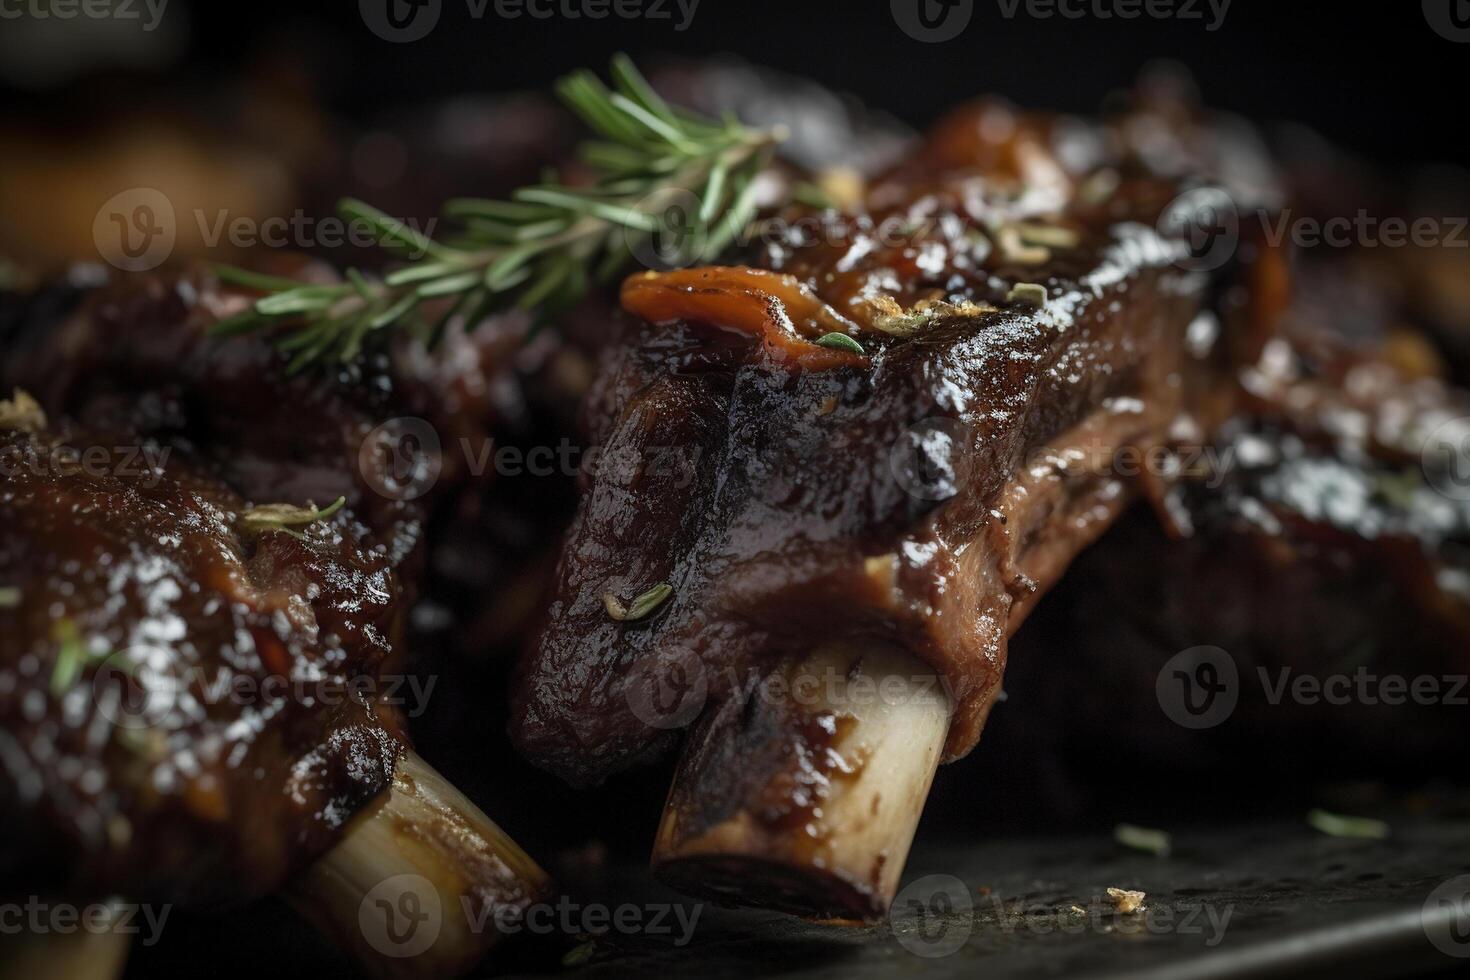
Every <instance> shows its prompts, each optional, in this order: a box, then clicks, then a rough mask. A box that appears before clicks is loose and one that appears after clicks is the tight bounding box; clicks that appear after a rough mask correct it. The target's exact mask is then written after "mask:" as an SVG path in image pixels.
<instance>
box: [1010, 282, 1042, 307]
mask: <svg viewBox="0 0 1470 980" xmlns="http://www.w3.org/2000/svg"><path fill="white" fill-rule="evenodd" d="M1006 302H1007V303H1025V304H1026V305H1028V306H1035V307H1038V308H1039V307H1042V306H1045V305H1046V287H1045V286H1043V285H1041V284H1040V283H1035V282H1018V283H1016V284H1015V285H1014V286H1012V287H1011V291H1010V292H1009V293H1007V294H1006Z"/></svg>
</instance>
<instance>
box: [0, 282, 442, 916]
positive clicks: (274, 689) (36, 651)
mask: <svg viewBox="0 0 1470 980" xmlns="http://www.w3.org/2000/svg"><path fill="white" fill-rule="evenodd" d="M244 301H245V299H244V298H243V297H240V296H231V295H229V294H227V293H222V292H220V291H219V290H218V289H217V288H216V287H214V286H213V285H212V284H211V282H210V280H209V279H208V277H197V276H196V277H187V278H184V279H180V280H171V279H164V278H156V279H148V280H145V281H143V282H142V283H141V284H132V285H129V286H126V287H124V288H121V289H106V290H99V291H97V292H94V293H92V294H91V295H90V296H88V297H87V298H86V299H85V301H84V302H83V303H82V304H81V305H80V306H79V307H78V308H77V309H76V310H75V311H74V312H73V313H72V314H71V315H70V316H69V317H67V318H65V319H64V320H63V322H61V323H57V322H56V321H55V318H54V316H53V315H52V313H53V312H54V311H49V310H48V311H45V314H46V315H44V316H42V317H40V318H39V319H38V320H37V321H35V323H34V328H35V329H32V328H31V327H32V324H31V323H30V322H29V321H27V320H25V319H24V318H23V319H22V320H21V321H19V322H18V323H16V324H12V329H14V330H15V333H14V334H13V335H12V336H11V337H9V338H8V343H9V344H10V345H11V346H10V348H9V350H10V351H11V355H10V358H9V360H8V361H7V364H6V373H7V375H8V378H7V380H8V381H9V382H10V383H11V384H24V385H25V386H27V388H29V389H30V390H31V391H34V392H35V393H36V395H37V396H38V397H39V398H40V399H41V400H42V401H43V403H44V406H45V410H46V411H45V414H46V415H49V420H48V419H45V418H40V417H36V418H30V419H24V420H16V419H12V420H11V422H10V424H9V425H8V426H5V427H4V429H5V431H3V432H0V453H3V460H4V462H5V464H6V470H5V474H4V477H5V478H4V481H3V483H0V585H4V586H6V587H8V588H12V589H15V590H16V592H17V593H18V595H17V597H16V599H15V602H14V603H13V605H12V606H11V607H10V608H5V609H0V774H3V778H4V792H3V793H0V812H3V815H4V817H5V819H6V823H7V826H8V827H9V828H10V833H9V834H8V835H7V837H6V841H7V843H6V845H5V846H4V847H3V848H0V871H3V878H4V880H5V881H6V882H7V884H10V883H14V884H15V885H16V886H17V887H23V888H25V889H26V890H27V891H28V892H32V893H34V892H37V891H41V892H55V893H61V894H69V895H84V896H106V895H108V894H122V895H126V896H129V897H132V898H136V899H138V900H152V901H181V902H205V903H209V902H223V901H240V900H243V899H246V898H249V897H252V896H256V895H259V894H262V893H265V892H268V891H270V890H272V889H274V888H275V887H277V886H278V885H279V884H280V883H281V882H282V880H284V878H285V877H286V876H288V875H289V874H291V873H293V872H294V871H296V870H297V869H299V868H300V867H301V866H302V865H303V864H304V863H305V862H307V861H309V860H310V859H312V858H313V857H315V856H316V855H317V854H319V853H321V852H322V851H323V850H325V849H326V848H327V847H329V846H330V845H331V844H332V843H333V842H334V841H335V839H336V837H337V835H338V834H339V833H340V831H341V829H342V828H343V826H344V825H345V824H346V822H347V821H348V820H349V818H351V817H352V816H353V814H354V813H356V812H357V811H358V810H359V809H360V808H362V807H363V806H364V805H366V804H367V803H369V802H370V801H371V800H373V799H374V798H375V797H376V796H377V795H378V794H379V793H381V792H383V791H384V790H386V789H387V787H388V786H389V785H390V783H391V781H392V778H393V770H394V763H395V760H396V758H397V756H398V754H399V752H400V750H401V748H402V744H403V742H402V729H401V720H400V718H399V717H398V713H397V709H396V708H392V707H389V706H388V705H386V704H384V703H382V696H383V695H384V694H386V693H387V692H388V688H387V687H386V686H385V685H384V684H382V683H380V682H379V675H380V672H381V671H383V670H385V669H389V668H390V667H391V664H390V662H389V658H390V655H391V654H392V653H393V650H394V649H395V643H396V640H397V637H398V634H399V633H400V632H401V625H402V619H403V614H404V611H405V610H406V607H407V601H408V598H409V596H408V594H407V590H406V587H405V577H404V576H405V572H406V571H411V566H412V564H413V562H414V560H415V558H414V556H415V543H416V541H417V537H418V534H419V531H418V528H419V523H420V517H419V514H418V511H417V505H416V504H413V503H405V502H400V501H397V500H393V499H389V498H388V497H385V496H382V495H380V494H378V493H376V492H374V490H373V489H372V487H373V486H374V485H382V484H381V483H375V481H377V480H378V479H379V478H380V477H381V476H382V474H376V473H374V472H373V471H372V470H371V469H370V468H364V469H361V470H360V469H359V456H358V453H357V451H356V450H357V447H358V445H360V443H361V441H362V439H363V436H364V434H365V433H366V432H367V431H368V430H370V429H371V427H372V426H373V424H374V423H375V420H377V419H378V418H380V417H381V416H382V415H383V414H384V412H385V411H386V405H387V394H386V392H387V391H388V388H389V386H388V384H387V382H386V381H384V380H380V381H379V382H378V383H373V378H372V369H371V368H370V367H369V368H367V369H364V372H365V373H366V374H367V377H365V378H364V377H361V376H358V377H351V378H345V379H342V381H341V382H340V383H337V384H332V383H323V382H322V381H321V379H319V378H302V379H296V380H288V379H285V378H284V377H283V376H282V375H281V372H280V371H279V362H278V360H277V357H276V355H275V354H274V352H273V351H271V350H270V349H269V347H268V346H267V345H264V344H261V343H257V342H248V341H247V342H232V343H228V344H219V343H215V342H213V341H209V340H207V339H206V338H205V337H204V335H203V328H204V326H205V325H206V324H208V323H209V322H211V321H212V320H213V319H214V317H215V315H216V314H217V313H218V312H220V311H221V310H222V309H227V308H228V307H229V306H231V305H235V304H239V303H241V302H244ZM6 390H7V393H8V391H9V387H8V386H7V389H6ZM71 418H74V419H76V420H77V421H76V422H72V421H69V419H71ZM99 449H103V450H105V451H106V455H105V457H102V456H95V453H96V452H97V451H98V450H99ZM88 452H91V453H93V454H94V457H88V456H87V455H85V454H86V453H88ZM73 453H74V454H73ZM89 460H90V462H89ZM83 464H86V465H83ZM338 496H345V497H346V498H347V505H346V507H345V508H344V509H343V510H342V511H340V512H338V513H336V514H334V515H333V516H331V517H330V518H328V519H326V520H322V521H316V522H309V523H300V524H296V525H291V526H290V527H289V528H288V529H287V530H278V529H262V528H259V527H256V526H252V525H251V523H250V522H249V521H248V520H242V514H243V513H244V512H246V511H247V509H248V508H249V507H251V506H259V505H264V504H276V503H285V504H290V505H293V506H297V507H300V506H304V505H306V504H307V503H308V502H313V503H315V504H317V505H319V506H322V507H325V506H326V505H327V504H330V503H331V502H332V501H333V500H334V499H335V498H337V497H338ZM400 693H401V692H400Z"/></svg>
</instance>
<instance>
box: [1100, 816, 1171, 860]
mask: <svg viewBox="0 0 1470 980" xmlns="http://www.w3.org/2000/svg"><path fill="white" fill-rule="evenodd" d="M1113 840H1115V841H1117V842H1118V843H1119V844H1122V845H1123V846H1124V847H1129V848H1132V849H1133V850H1135V851H1143V852H1144V853H1146V854H1153V855H1155V856H1156V857H1168V856H1169V852H1170V851H1171V850H1173V848H1174V839H1173V838H1172V837H1170V836H1169V832H1168V831H1166V830H1155V829H1154V828H1152V827H1139V826H1137V825H1135V824H1131V823H1120V824H1118V825H1117V826H1116V827H1114V828H1113Z"/></svg>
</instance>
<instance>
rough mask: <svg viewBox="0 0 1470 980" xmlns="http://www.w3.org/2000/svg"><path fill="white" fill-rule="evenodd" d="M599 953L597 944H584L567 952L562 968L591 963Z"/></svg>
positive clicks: (562, 961)
mask: <svg viewBox="0 0 1470 980" xmlns="http://www.w3.org/2000/svg"><path fill="white" fill-rule="evenodd" d="M596 953H597V944H596V943H594V942H586V943H582V944H580V945H578V946H575V947H573V948H572V949H570V950H568V951H567V954H566V955H565V956H563V957H562V958H561V965H562V966H582V965H583V964H585V963H590V962H591V961H592V957H593V956H594V955H595V954H596Z"/></svg>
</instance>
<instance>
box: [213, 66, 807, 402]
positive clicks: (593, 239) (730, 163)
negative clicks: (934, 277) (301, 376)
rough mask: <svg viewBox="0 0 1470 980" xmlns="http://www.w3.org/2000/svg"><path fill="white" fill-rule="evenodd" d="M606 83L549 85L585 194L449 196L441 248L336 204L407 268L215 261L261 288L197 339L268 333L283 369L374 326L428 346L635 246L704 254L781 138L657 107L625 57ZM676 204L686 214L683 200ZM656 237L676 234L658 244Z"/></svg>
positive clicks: (344, 347) (551, 307)
mask: <svg viewBox="0 0 1470 980" xmlns="http://www.w3.org/2000/svg"><path fill="white" fill-rule="evenodd" d="M610 74H611V81H612V84H611V87H609V86H608V85H607V84H604V83H603V82H602V80H601V79H599V78H598V77H597V76H596V75H595V74H593V73H592V72H590V71H579V72H576V73H574V74H572V75H569V76H567V77H566V78H563V79H562V80H561V81H560V82H558V83H557V85H556V92H557V95H558V96H559V97H560V98H561V100H562V101H563V102H564V103H566V105H567V106H568V108H570V109H571V110H572V111H573V112H575V113H576V114H577V116H579V117H580V118H581V120H582V121H583V122H584V123H585V124H586V125H587V127H588V128H589V129H591V130H592V132H593V134H594V136H595V138H594V139H590V140H588V141H586V142H584V143H583V144H582V145H581V147H580V151H579V155H580V157H581V159H582V160H583V162H584V163H586V164H587V166H588V167H589V168H591V170H592V171H593V173H594V175H595V179H594V180H593V181H592V182H591V183H590V184H589V185H586V186H580V185H579V186H571V185H564V184H561V183H559V182H557V181H556V180H555V179H552V180H549V181H547V182H545V183H542V184H539V185H536V186H532V187H523V188H521V189H519V190H517V191H515V192H514V193H513V194H511V198H510V200H508V201H490V200H479V199H460V200H453V201H450V202H448V204H446V205H445V207H444V214H445V217H446V218H447V219H448V220H449V221H450V222H452V223H453V225H454V226H455V227H456V229H457V234H456V235H455V236H454V237H453V238H452V239H450V240H446V241H435V240H434V239H431V238H429V237H427V236H426V235H423V234H421V233H420V232H418V231H415V230H414V229H412V228H409V227H408V226H407V225H406V224H404V223H403V222H402V221H400V220H398V219H397V218H394V217H392V216H391V215H388V214H385V213H383V212H382V211H379V210H378V209H377V208H374V207H372V206H371V205H369V204H365V203H363V202H362V201H356V200H350V199H349V200H344V201H342V202H341V203H340V204H339V205H338V210H339V211H340V212H341V213H342V215H343V216H344V217H346V218H348V219H350V220H353V221H356V222H361V223H364V224H366V225H367V226H368V227H369V228H371V229H372V231H373V233H374V234H375V235H376V236H377V238H378V241H379V243H380V244H381V245H382V247H384V248H385V249H388V250H390V251H392V252H394V253H395V254H397V255H399V256H401V257H403V258H404V259H405V260H406V262H407V264H405V265H403V266H401V267H399V268H397V269H395V270H394V271H392V272H390V273H389V274H388V275H386V276H384V277H383V278H381V279H370V278H368V277H367V276H365V275H363V274H361V273H359V272H357V271H355V270H353V271H349V272H348V274H347V281H346V282H342V283H335V284H328V285H317V284H312V285H307V284H303V283H299V282H295V281H294V280H289V279H280V278H277V277H272V276H262V275H259V274H257V273H253V272H248V271H245V270H242V269H236V268H233V267H230V266H221V267H218V274H219V276H220V279H221V280H223V281H224V282H227V283H232V284H234V285H237V286H241V287H244V288H246V289H251V290H256V291H259V292H263V293H265V294H266V295H264V296H262V297H260V298H259V299H257V300H256V301H255V302H254V303H252V304H251V305H250V307H249V308H248V309H246V310H245V311H243V312H241V313H239V314H237V315H235V316H232V317H229V318H228V319H225V320H221V321H220V322H218V323H216V324H214V326H213V327H212V328H211V333H213V334H215V335H217V336H229V335H232V334H240V333H252V332H256V331H260V330H265V329H271V330H272V339H273V341H274V342H275V343H276V346H277V347H278V348H279V349H280V350H281V351H282V352H283V354H285V355H286V356H288V357H289V363H288V365H287V370H288V371H289V372H291V373H295V372H297V371H300V370H302V369H303V368H305V367H307V366H308V365H311V364H315V363H319V362H322V361H327V360H337V361H348V360H351V359H353V358H355V357H356V356H358V354H360V353H361V352H362V350H363V349H364V348H365V346H366V345H367V344H369V343H372V342H373V341H374V340H375V339H376V338H379V337H382V336H384V335H385V332H386V331H389V330H398V329H410V330H413V331H415V332H416V334H417V335H418V336H419V337H421V338H422V339H423V340H424V341H425V342H426V343H428V344H429V345H431V346H432V345H433V344H434V343H435V342H436V341H437V340H438V339H439V337H440V336H441V335H442V333H443V331H444V329H445V327H446V326H447V324H448V323H449V321H450V320H451V319H453V318H454V317H456V316H460V317H463V318H464V319H465V322H473V321H474V320H476V319H478V318H480V317H482V316H484V315H486V314H488V313H490V312H492V311H495V310H500V309H507V308H512V307H514V308H520V309H524V310H532V311H535V312H537V314H538V315H539V316H540V317H541V318H543V319H544V318H545V317H546V316H547V315H549V314H554V313H556V312H558V311H560V310H564V309H566V308H568V307H570V306H572V305H573V304H575V303H576V302H577V301H578V300H579V299H581V298H582V296H583V295H584V294H585V293H586V291H587V288H588V285H589V284H590V283H591V282H592V281H594V280H604V281H605V280H610V279H611V278H613V277H614V276H616V275H617V274H618V273H620V272H623V271H625V270H626V269H627V268H628V267H629V266H631V265H632V264H633V263H634V262H635V260H636V258H637V257H638V256H642V255H644V254H645V253H647V254H656V255H657V256H658V258H659V260H660V261H661V262H663V263H666V264H669V265H693V264H698V263H700V262H706V261H710V260H712V259H714V258H715V257H716V256H717V255H718V254H719V252H721V251H722V250H723V249H724V248H725V247H726V246H727V245H728V244H729V243H730V242H731V241H732V240H734V238H735V237H736V236H737V235H739V233H740V232H741V230H742V229H744V228H745V227H746V226H747V225H748V224H749V223H750V221H751V219H752V218H753V217H754V215H755V211H756V204H755V194H754V188H755V184H756V178H757V177H758V176H759V175H760V173H761V171H762V170H764V169H765V167H766V165H767V164H768V163H769V161H770V157H771V152H772V148H773V147H774V146H775V144H776V142H777V141H778V140H779V139H780V138H781V134H780V133H779V132H774V131H763V130H756V129H749V128H747V127H745V126H742V125H740V123H739V122H737V121H734V120H725V121H721V122H715V121H712V120H708V119H702V118H700V117H698V116H696V115H694V114H691V113H688V112H686V111H684V110H682V109H676V108H674V107H672V106H670V105H669V104H668V103H666V102H665V101H664V100H663V99H662V98H661V97H660V96H659V95H658V94H657V93H655V92H654V91H653V89H652V87H651V86H649V84H648V82H647V81H645V80H644V78H643V76H642V75H640V74H639V73H638V70H637V69H636V68H635V67H634V66H633V63H632V61H631V60H629V59H628V58H627V56H626V55H618V56H616V57H615V58H613V61H612V68H611V72H610ZM691 195H692V197H691ZM691 200H692V201H693V202H694V204H693V207H692V208H690V207H687V206H686V205H685V202H687V201H691ZM691 210H692V212H693V213H685V212H687V211H691ZM665 234H667V235H668V236H669V237H672V238H674V239H675V240H674V241H673V243H672V245H671V246H670V244H669V243H667V242H665V241H663V240H662V238H663V236H665ZM431 301H432V303H431ZM430 305H432V307H433V309H434V311H435V313H436V315H435V316H434V317H433V318H432V322H430V318H428V317H426V313H427V312H428V311H427V309H425V307H427V306H430Z"/></svg>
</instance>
